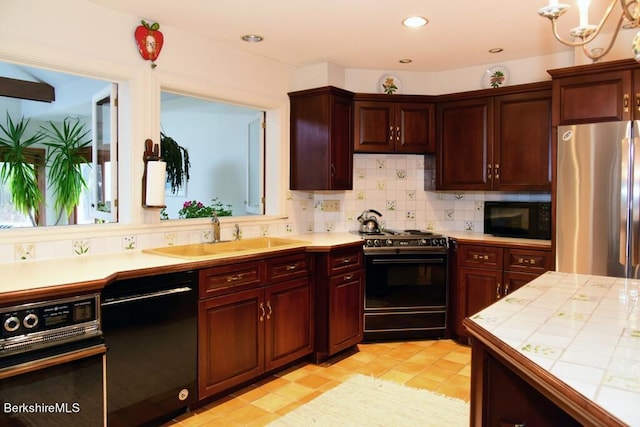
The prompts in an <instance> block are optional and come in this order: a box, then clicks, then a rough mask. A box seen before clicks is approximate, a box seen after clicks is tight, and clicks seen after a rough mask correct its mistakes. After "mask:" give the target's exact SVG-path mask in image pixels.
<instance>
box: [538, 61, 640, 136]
mask: <svg viewBox="0 0 640 427" xmlns="http://www.w3.org/2000/svg"><path fill="white" fill-rule="evenodd" d="M549 74H550V75H551V77H552V79H553V124H554V126H560V125H571V124H579V123H596V122H611V121H624V120H633V119H636V120H637V119H640V65H638V63H637V62H636V61H634V60H631V59H628V60H626V59H625V60H619V61H610V62H603V63H595V64H589V65H581V66H576V67H568V68H562V69H557V70H549Z"/></svg>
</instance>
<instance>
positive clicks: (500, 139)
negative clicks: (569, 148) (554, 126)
mask: <svg viewBox="0 0 640 427" xmlns="http://www.w3.org/2000/svg"><path fill="white" fill-rule="evenodd" d="M441 99H442V101H441V102H439V103H438V107H437V129H438V132H437V150H436V157H437V166H436V174H437V180H436V188H437V189H438V190H470V191H487V190H498V191H550V190H551V141H552V138H551V84H550V82H544V83H534V84H527V85H519V86H512V87H507V88H499V89H489V90H482V91H473V92H468V93H461V94H455V95H447V96H443V97H442V98H441Z"/></svg>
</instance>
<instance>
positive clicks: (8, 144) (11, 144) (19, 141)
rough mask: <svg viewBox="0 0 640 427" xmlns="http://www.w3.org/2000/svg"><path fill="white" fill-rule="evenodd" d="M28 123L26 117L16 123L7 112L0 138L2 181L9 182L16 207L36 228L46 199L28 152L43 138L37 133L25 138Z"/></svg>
mask: <svg viewBox="0 0 640 427" xmlns="http://www.w3.org/2000/svg"><path fill="white" fill-rule="evenodd" d="M28 125H29V120H28V119H27V120H25V118H24V117H22V118H20V120H19V121H16V122H14V121H13V120H12V119H11V116H10V115H9V113H8V112H7V121H6V124H5V125H4V126H3V125H1V124H0V130H2V134H3V135H1V136H0V160H1V161H2V162H3V163H2V168H1V169H0V180H2V183H3V184H6V183H8V184H9V189H10V192H11V200H12V202H13V205H14V206H15V208H16V209H17V210H18V211H19V212H21V213H23V214H25V215H27V216H28V217H29V219H31V223H32V224H33V225H34V226H36V225H37V222H36V218H37V214H38V208H39V206H40V203H41V202H42V200H43V196H42V192H41V191H40V188H39V187H38V174H37V169H36V165H35V164H34V163H33V162H32V161H29V159H28V155H27V152H26V150H27V149H28V148H29V147H31V146H32V145H34V144H36V143H38V142H40V141H41V140H42V139H43V137H44V136H43V135H42V134H41V133H40V132H36V133H35V134H34V135H32V136H29V137H25V132H26V130H27V127H28Z"/></svg>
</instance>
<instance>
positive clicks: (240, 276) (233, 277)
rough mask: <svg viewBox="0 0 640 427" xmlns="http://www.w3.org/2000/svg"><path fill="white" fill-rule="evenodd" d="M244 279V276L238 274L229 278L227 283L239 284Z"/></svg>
mask: <svg viewBox="0 0 640 427" xmlns="http://www.w3.org/2000/svg"><path fill="white" fill-rule="evenodd" d="M241 278H242V275H240V274H236V275H234V276H227V282H237V281H238V280H240V279H241Z"/></svg>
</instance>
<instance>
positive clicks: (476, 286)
mask: <svg viewBox="0 0 640 427" xmlns="http://www.w3.org/2000/svg"><path fill="white" fill-rule="evenodd" d="M453 246H454V251H455V259H456V266H455V268H456V272H455V274H454V275H453V277H455V283H454V287H455V288H454V289H455V290H454V293H453V294H454V301H455V306H454V308H453V319H454V322H455V323H454V325H453V328H452V329H453V331H454V332H455V334H456V336H457V337H458V338H459V339H461V340H462V341H464V340H465V339H467V338H468V337H469V333H468V332H467V330H466V328H465V327H464V326H463V325H462V320H463V319H464V318H465V317H468V316H471V315H473V314H475V313H477V312H478V311H480V310H482V309H484V308H485V307H488V306H489V305H491V304H493V303H494V302H496V301H497V300H499V299H500V298H504V297H506V296H507V295H509V294H510V293H511V292H513V291H515V290H516V289H518V288H520V287H522V286H524V285H525V284H527V283H529V282H530V281H531V280H533V279H535V278H536V277H538V276H539V275H540V274H542V273H544V272H545V271H549V270H551V269H552V268H553V260H552V255H551V248H549V250H543V249H529V248H522V247H510V246H497V245H491V246H487V245H474V244H467V243H457V244H454V245H453Z"/></svg>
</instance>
